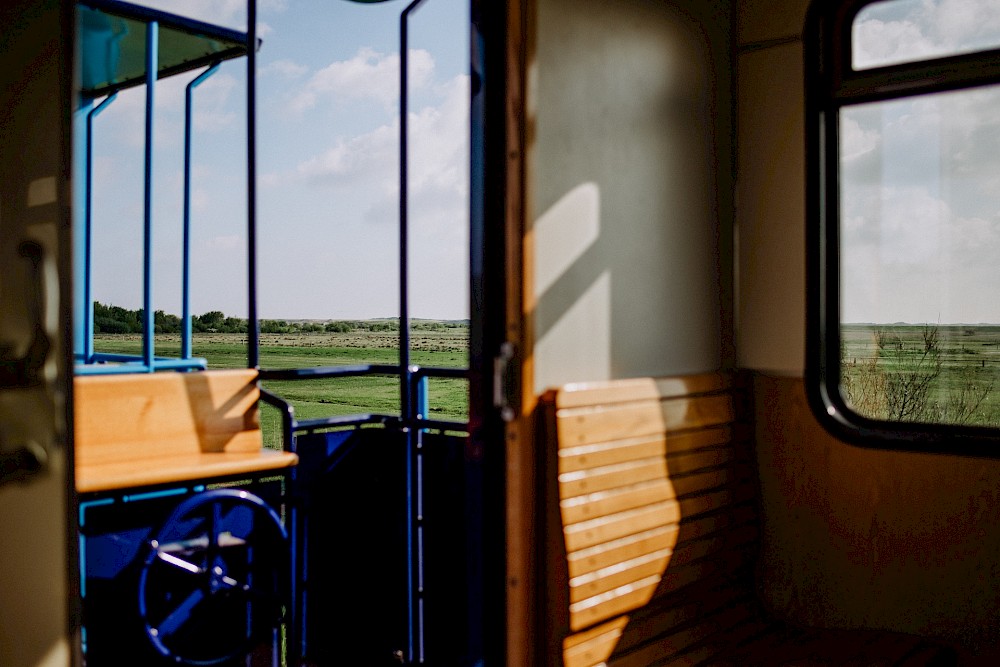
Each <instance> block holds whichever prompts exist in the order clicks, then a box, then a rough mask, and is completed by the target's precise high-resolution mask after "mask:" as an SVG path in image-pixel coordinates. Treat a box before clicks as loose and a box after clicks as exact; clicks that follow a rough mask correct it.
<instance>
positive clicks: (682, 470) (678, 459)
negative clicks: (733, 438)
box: [667, 447, 733, 476]
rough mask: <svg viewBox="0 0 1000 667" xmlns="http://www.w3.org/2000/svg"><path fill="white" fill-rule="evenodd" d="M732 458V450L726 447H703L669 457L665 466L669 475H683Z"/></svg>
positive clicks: (717, 464) (724, 462)
mask: <svg viewBox="0 0 1000 667" xmlns="http://www.w3.org/2000/svg"><path fill="white" fill-rule="evenodd" d="M732 460H733V450H732V449H730V448H728V447H720V448H718V449H705V450H701V451H698V452H692V453H690V454H683V455H681V456H675V457H673V458H671V459H670V461H669V462H668V464H667V468H669V470H670V474H671V476H673V475H685V474H688V473H692V472H695V471H698V470H704V469H706V468H715V467H718V466H721V465H725V464H726V463H729V462H730V461H732Z"/></svg>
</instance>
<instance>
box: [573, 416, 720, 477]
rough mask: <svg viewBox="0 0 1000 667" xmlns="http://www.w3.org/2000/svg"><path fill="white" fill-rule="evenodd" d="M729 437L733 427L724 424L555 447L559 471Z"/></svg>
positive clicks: (675, 452)
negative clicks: (684, 431) (557, 449)
mask: <svg viewBox="0 0 1000 667" xmlns="http://www.w3.org/2000/svg"><path fill="white" fill-rule="evenodd" d="M732 440H733V429H732V428H730V427H728V426H718V427H712V428H706V429H703V430H699V431H689V432H687V433H671V434H669V435H666V436H664V435H663V434H658V435H652V436H644V437H640V438H630V439H624V440H614V441H610V442H599V443H596V444H591V445H582V446H579V447H565V448H562V449H560V450H559V471H560V472H562V473H566V472H575V471H578V470H589V469H591V468H598V467H601V466H606V465H614V464H616V463H626V462H628V461H635V460H638V459H647V458H655V457H659V456H668V452H669V456H668V460H670V458H671V457H673V456H675V455H683V454H685V453H689V452H694V451H697V450H699V449H704V448H707V447H715V446H718V445H725V444H727V443H730V442H731V441H732Z"/></svg>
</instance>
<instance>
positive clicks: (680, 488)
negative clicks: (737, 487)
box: [670, 466, 739, 497]
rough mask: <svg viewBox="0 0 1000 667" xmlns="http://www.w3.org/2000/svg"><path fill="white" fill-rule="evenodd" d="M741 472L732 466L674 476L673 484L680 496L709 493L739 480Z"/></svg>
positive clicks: (675, 491)
mask: <svg viewBox="0 0 1000 667" xmlns="http://www.w3.org/2000/svg"><path fill="white" fill-rule="evenodd" d="M737 475H739V473H738V472H737V471H736V470H734V469H733V468H732V466H730V467H726V468H717V469H715V470H709V471H707V472H699V473H695V474H693V475H685V476H683V477H674V478H672V479H671V480H670V481H671V484H673V487H674V493H675V494H676V495H677V496H678V497H682V496H691V495H696V494H699V493H707V492H709V491H713V490H715V489H718V488H720V487H723V486H727V485H729V484H732V483H733V482H736V481H737V479H738V478H737Z"/></svg>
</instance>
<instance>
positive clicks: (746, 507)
mask: <svg viewBox="0 0 1000 667" xmlns="http://www.w3.org/2000/svg"><path fill="white" fill-rule="evenodd" d="M756 515H757V510H756V508H755V507H754V506H753V504H751V503H743V504H739V505H733V506H732V507H731V508H730V510H729V511H728V512H722V513H719V514H710V515H707V516H701V517H696V518H693V519H689V520H687V521H685V522H684V535H683V536H682V540H681V541H679V544H680V545H683V544H685V543H686V542H688V541H690V540H697V539H700V538H702V537H704V536H705V535H710V534H712V533H714V532H716V531H722V530H726V529H727V528H729V527H731V526H735V525H739V524H741V523H745V522H748V521H753V520H754V518H755V517H756Z"/></svg>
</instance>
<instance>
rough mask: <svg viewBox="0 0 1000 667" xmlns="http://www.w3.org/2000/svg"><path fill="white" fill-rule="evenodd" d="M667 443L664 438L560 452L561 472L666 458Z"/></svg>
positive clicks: (639, 439) (571, 448)
mask: <svg viewBox="0 0 1000 667" xmlns="http://www.w3.org/2000/svg"><path fill="white" fill-rule="evenodd" d="M666 453H667V441H666V438H664V437H662V436H653V437H645V438H634V439H631V440H619V441H617V442H602V443H598V444H596V445H583V446H582V447H567V448H565V449H560V450H559V472H560V473H570V472H577V471H580V470H590V469H592V468H600V467H602V466H609V465H615V464H618V463H628V462H629V461H636V460H639V459H649V458H657V457H663V456H666Z"/></svg>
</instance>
